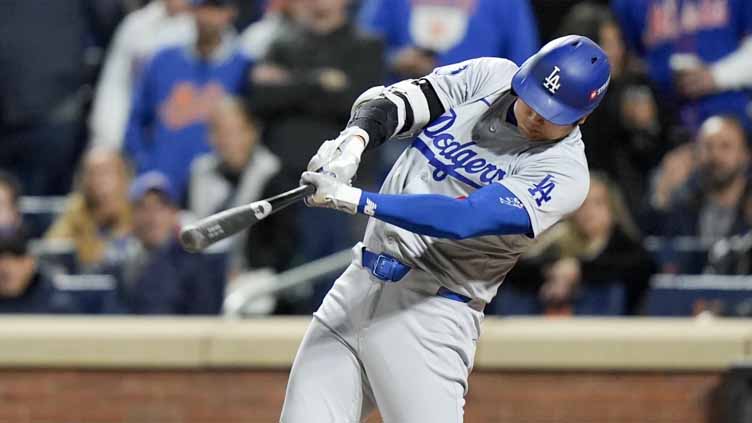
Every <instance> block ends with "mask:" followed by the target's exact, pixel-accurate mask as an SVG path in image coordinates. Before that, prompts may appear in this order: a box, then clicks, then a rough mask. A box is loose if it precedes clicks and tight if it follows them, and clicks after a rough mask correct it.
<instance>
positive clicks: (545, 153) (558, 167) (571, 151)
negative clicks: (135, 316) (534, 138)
mask: <svg viewBox="0 0 752 423" xmlns="http://www.w3.org/2000/svg"><path fill="white" fill-rule="evenodd" d="M525 164H527V165H533V166H535V167H547V168H549V169H550V170H552V171H559V172H562V173H566V174H569V175H571V176H572V177H573V178H577V179H580V178H588V175H589V171H588V164H587V157H586V156H585V144H584V143H583V141H582V135H581V134H580V130H579V127H578V128H575V129H574V131H572V133H570V134H569V135H568V136H567V137H566V138H564V139H563V140H561V141H557V142H554V143H551V144H544V145H541V146H540V147H537V148H534V149H531V150H530V152H529V154H527V155H526V157H525V159H524V160H523V165H525Z"/></svg>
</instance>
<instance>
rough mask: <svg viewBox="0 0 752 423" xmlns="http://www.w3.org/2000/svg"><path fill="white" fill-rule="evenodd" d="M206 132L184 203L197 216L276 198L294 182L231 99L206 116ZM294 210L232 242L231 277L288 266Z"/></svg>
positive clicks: (292, 246)
mask: <svg viewBox="0 0 752 423" xmlns="http://www.w3.org/2000/svg"><path fill="white" fill-rule="evenodd" d="M209 128H210V131H209V133H210V136H209V139H210V140H211V143H212V146H213V147H214V152H213V153H209V154H206V155H204V156H201V157H199V158H197V159H196V160H194V162H193V165H192V166H191V184H190V202H189V204H190V209H191V211H192V212H193V213H194V214H195V215H196V216H197V217H205V216H208V215H210V214H212V213H216V212H218V211H221V210H224V209H227V208H230V207H235V206H239V205H242V204H246V203H250V202H252V201H256V200H260V199H262V198H267V197H270V196H272V195H276V194H279V193H280V192H284V191H286V190H288V189H290V187H292V186H294V185H293V184H294V183H296V181H294V180H285V179H284V178H283V177H282V175H281V173H280V171H281V168H282V163H281V162H280V160H279V159H278V158H277V157H276V156H275V155H273V154H272V153H271V152H269V150H268V149H267V148H266V147H265V146H264V145H263V144H261V143H260V139H259V138H260V128H259V125H258V122H257V120H256V118H255V117H253V116H251V115H250V114H248V112H247V111H246V109H245V107H244V105H243V104H242V103H241V102H240V101H238V100H237V99H235V98H230V97H228V98H225V99H224V100H223V101H222V102H221V103H220V104H219V106H218V107H217V108H216V109H215V110H214V111H213V112H212V114H211V116H210V118H209ZM294 210H295V209H294V208H293V209H287V210H284V211H282V212H279V213H275V214H273V215H272V216H270V217H268V218H267V219H265V220H264V224H263V225H256V226H254V227H252V228H251V229H250V231H249V232H248V234H247V235H239V236H238V237H236V238H234V243H233V247H232V250H231V265H232V266H231V270H232V272H231V273H235V272H238V271H246V270H248V269H256V268H271V269H272V270H274V271H276V272H279V271H282V270H286V269H287V268H289V265H290V263H291V260H292V258H293V256H294V254H295V249H296V247H297V245H298V243H297V242H296V231H295V225H296V221H295V216H296V213H295V212H294ZM280 234H285V235H284V236H281V235H280Z"/></svg>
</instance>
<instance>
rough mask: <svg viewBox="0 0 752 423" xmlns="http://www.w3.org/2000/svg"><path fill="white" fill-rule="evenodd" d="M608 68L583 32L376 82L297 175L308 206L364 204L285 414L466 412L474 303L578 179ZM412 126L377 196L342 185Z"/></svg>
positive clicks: (584, 175) (567, 206)
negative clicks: (515, 53)
mask: <svg viewBox="0 0 752 423" xmlns="http://www.w3.org/2000/svg"><path fill="white" fill-rule="evenodd" d="M609 79H610V70H609V63H608V60H607V58H606V55H605V53H604V52H603V51H602V50H601V49H600V47H598V45H596V44H595V43H594V42H592V41H591V40H589V39H587V38H584V37H580V36H566V37H562V38H558V39H556V40H554V41H551V42H550V43H548V44H547V45H545V46H544V47H543V48H542V49H541V50H540V51H539V52H538V53H536V54H535V55H533V56H532V57H530V58H529V59H528V60H527V61H526V62H525V63H523V64H522V66H521V67H519V68H518V67H517V66H516V65H515V64H514V63H513V62H511V61H508V60H505V59H499V58H481V59H474V60H468V61H466V62H462V63H459V64H455V65H449V66H445V67H441V68H438V69H436V70H435V71H434V72H433V73H432V74H430V75H428V76H426V77H424V78H421V79H418V80H407V81H402V82H399V83H396V84H394V85H392V86H390V87H387V88H384V87H375V88H372V89H370V90H368V91H366V92H365V93H363V95H361V96H360V97H359V98H358V100H356V102H355V105H354V106H353V112H352V116H351V119H350V122H349V123H348V126H347V128H346V129H345V130H344V131H343V132H342V134H341V135H340V136H339V137H338V138H337V139H335V140H331V141H326V142H325V143H324V144H323V145H322V146H321V148H320V149H319V151H318V153H317V154H316V155H315V156H314V157H313V159H312V160H311V163H310V165H309V168H308V169H309V172H305V173H304V174H303V176H302V183H307V184H313V185H315V186H316V187H317V191H316V194H315V195H314V196H312V197H310V198H308V200H307V202H308V204H309V205H310V206H316V207H330V208H334V209H337V210H340V211H344V212H347V213H352V214H354V213H364V214H367V215H369V216H371V219H370V221H369V223H368V227H367V229H366V234H365V238H364V240H363V242H362V243H358V244H357V245H356V246H355V247H354V248H353V261H352V263H351V265H350V266H349V267H348V269H347V270H346V271H345V272H344V273H343V274H342V276H340V277H339V279H337V281H336V282H335V284H334V286H333V288H332V289H331V291H330V292H329V293H328V295H327V296H326V298H325V300H324V302H323V304H322V305H321V307H320V308H319V309H318V311H316V313H315V314H314V318H313V320H312V322H311V325H310V327H309V328H308V331H307V333H306V336H305V338H304V339H303V342H302V344H301V346H300V349H299V351H298V354H297V357H296V358H295V362H294V364H293V367H292V372H291V374H290V380H289V383H288V387H287V396H286V398H285V404H284V407H283V410H282V417H281V421H282V422H283V423H298V422H306V423H308V422H359V421H361V419H362V418H365V417H366V416H367V415H368V414H369V413H370V411H371V410H372V409H373V408H374V407H378V410H379V412H380V413H381V416H382V417H383V419H384V421H385V422H390V423H392V422H394V423H412V422H415V423H425V422H432V423H438V422H442V423H443V422H453V423H454V422H461V421H462V419H463V407H464V402H465V401H464V396H465V394H466V392H467V380H468V375H469V373H470V371H471V369H472V366H473V357H474V355H475V346H476V342H477V340H478V337H479V336H480V326H481V321H482V319H483V308H484V306H485V304H486V303H487V302H489V301H490V300H491V299H492V298H493V296H494V295H495V294H496V291H497V289H498V287H499V285H500V284H501V282H502V281H503V280H504V277H505V275H506V274H507V272H509V270H510V269H511V268H512V266H514V264H515V262H516V260H517V258H518V257H519V255H520V254H521V253H522V252H523V251H524V249H525V248H526V247H527V246H528V245H529V244H530V243H531V241H532V240H533V238H535V237H536V236H538V235H540V234H541V233H542V232H543V231H545V230H546V228H548V227H550V226H551V225H553V224H554V223H556V222H557V221H558V220H560V219H561V218H562V217H563V216H565V215H567V214H568V213H571V212H572V211H574V210H575V209H577V208H578V207H579V206H580V204H581V203H582V202H583V200H584V199H585V196H586V194H587V192H588V188H589V175H588V167H587V161H586V159H585V152H584V145H583V142H582V139H581V135H580V130H579V125H580V124H582V123H583V122H584V121H585V119H586V117H587V116H588V115H589V114H590V113H591V112H592V111H593V110H594V109H595V108H596V107H597V105H598V104H599V103H600V101H601V99H602V98H603V96H604V95H605V93H606V89H607V87H608V83H609ZM398 137H410V138H411V139H413V141H412V145H411V147H410V148H409V149H407V150H406V151H405V152H404V153H403V154H402V156H401V157H400V158H399V159H398V160H397V162H396V163H395V164H394V166H393V168H392V169H391V172H390V173H389V175H388V176H387V178H386V181H385V182H384V184H383V187H382V188H381V192H380V193H371V192H366V191H362V190H360V189H357V188H354V187H352V186H350V185H349V184H350V181H351V179H352V177H353V176H354V174H355V172H356V170H357V167H358V164H359V162H360V156H361V153H362V152H363V150H364V149H365V148H366V146H367V147H368V148H373V147H376V146H378V145H380V144H382V143H383V142H385V141H386V140H388V139H391V138H398Z"/></svg>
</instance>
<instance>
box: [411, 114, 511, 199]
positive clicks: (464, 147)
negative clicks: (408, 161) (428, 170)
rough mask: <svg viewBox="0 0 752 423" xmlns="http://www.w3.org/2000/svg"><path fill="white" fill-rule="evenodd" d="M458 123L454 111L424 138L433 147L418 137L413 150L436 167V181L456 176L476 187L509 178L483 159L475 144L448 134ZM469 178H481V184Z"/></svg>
mask: <svg viewBox="0 0 752 423" xmlns="http://www.w3.org/2000/svg"><path fill="white" fill-rule="evenodd" d="M456 121H457V112H455V111H454V110H451V109H450V110H449V112H447V113H445V114H443V115H442V116H440V117H438V118H437V119H436V120H434V121H433V122H431V124H430V125H429V126H427V127H426V128H425V129H424V130H423V135H424V136H426V137H427V138H428V139H429V140H430V143H431V146H433V148H431V147H429V146H428V145H426V144H425V142H424V141H423V140H421V139H420V138H415V141H413V147H414V148H416V149H417V150H418V151H420V152H421V153H422V154H423V155H424V156H425V157H426V158H427V159H428V162H429V163H430V164H431V166H433V167H434V168H436V169H435V170H434V171H433V173H432V176H433V179H434V180H436V181H443V180H444V179H446V177H447V176H452V177H453V178H455V179H458V180H460V181H462V182H464V183H466V184H468V185H470V186H472V187H475V188H481V187H482V186H483V185H488V184H490V183H492V182H498V181H501V180H502V179H504V176H505V175H506V172H504V170H502V169H499V167H498V166H496V165H495V164H493V163H491V162H489V161H488V160H486V159H484V158H483V157H479V154H478V152H477V151H475V150H474V149H473V148H472V147H473V146H475V145H476V143H475V142H472V141H471V142H465V143H463V142H461V141H458V140H456V139H455V138H454V135H452V134H450V133H448V132H447V131H448V130H449V129H450V128H451V127H452V126H454V124H455V122H456ZM434 150H436V151H434ZM469 175H478V179H479V180H480V182H481V184H478V182H476V181H475V180H473V179H471V178H469V177H468V176H469Z"/></svg>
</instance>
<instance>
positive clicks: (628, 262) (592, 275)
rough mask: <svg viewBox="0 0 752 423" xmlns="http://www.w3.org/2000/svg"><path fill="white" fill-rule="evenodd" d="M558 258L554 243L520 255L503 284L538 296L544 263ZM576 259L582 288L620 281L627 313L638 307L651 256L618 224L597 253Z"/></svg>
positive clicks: (649, 272) (652, 267)
mask: <svg viewBox="0 0 752 423" xmlns="http://www.w3.org/2000/svg"><path fill="white" fill-rule="evenodd" d="M559 258H561V252H560V250H559V248H558V246H557V245H556V244H554V245H552V246H551V247H549V248H548V249H546V250H545V251H544V252H543V253H541V254H540V255H539V256H536V257H534V258H529V259H525V258H523V259H520V261H519V262H518V263H517V265H516V266H515V267H514V268H513V269H512V270H511V271H510V272H509V274H508V275H507V277H506V279H505V280H504V288H507V289H509V288H511V289H515V290H517V291H521V292H527V293H529V294H530V295H535V296H537V295H538V292H539V291H540V289H541V286H542V285H543V282H544V281H545V277H544V270H545V269H546V266H548V265H550V264H551V263H553V262H554V261H556V260H558V259H559ZM577 259H578V260H579V261H580V272H581V282H580V287H581V289H585V290H586V289H588V288H589V287H598V286H602V285H606V284H614V283H617V284H622V285H623V286H624V291H625V304H624V310H625V311H626V312H627V313H629V314H634V313H636V312H637V311H638V308H639V306H640V302H641V300H642V297H643V295H644V293H645V291H646V289H647V288H648V284H649V281H650V276H651V275H652V274H653V273H655V264H654V262H653V259H652V258H651V256H650V255H649V254H648V252H647V251H645V249H644V248H643V247H642V245H641V244H640V243H639V242H637V241H634V240H633V239H632V238H630V237H629V236H627V235H626V234H625V233H624V232H623V231H622V230H621V229H618V228H617V229H615V230H614V233H613V234H612V235H611V238H610V239H609V240H608V243H607V244H606V246H605V247H604V248H603V251H601V252H600V254H598V255H597V256H595V257H577ZM500 295H504V294H503V293H502V294H500Z"/></svg>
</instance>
